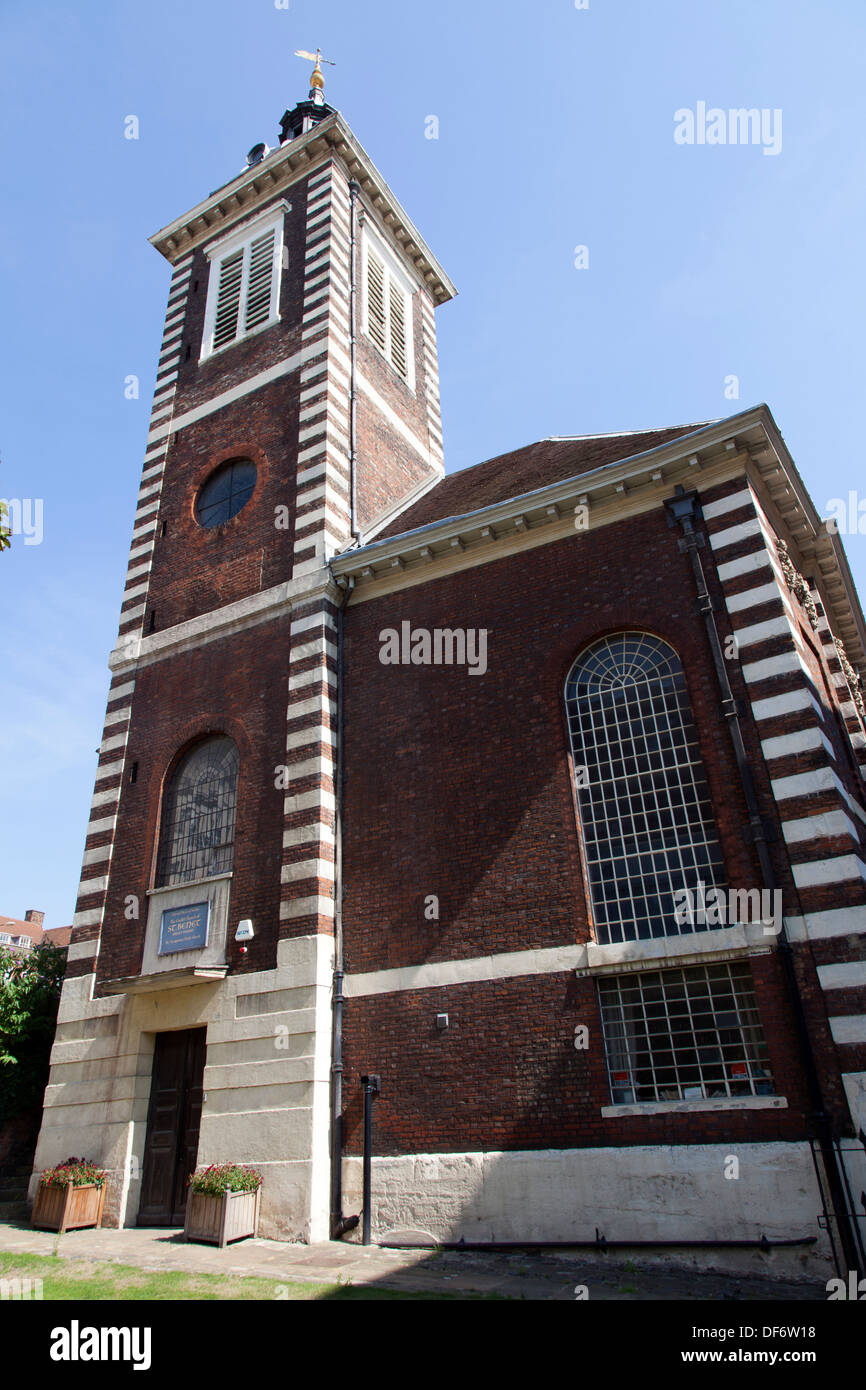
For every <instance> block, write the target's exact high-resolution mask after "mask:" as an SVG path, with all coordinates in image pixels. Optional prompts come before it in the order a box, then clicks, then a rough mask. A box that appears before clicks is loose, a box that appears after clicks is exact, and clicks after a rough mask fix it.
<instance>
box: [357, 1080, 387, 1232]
mask: <svg viewBox="0 0 866 1390" xmlns="http://www.w3.org/2000/svg"><path fill="white" fill-rule="evenodd" d="M361 1085H362V1086H363V1087H364V1225H363V1228H362V1236H361V1244H362V1245H369V1244H370V1227H371V1224H372V1221H371V1217H372V1208H373V1097H374V1096H377V1095H378V1094H379V1092H380V1091H381V1089H382V1078H381V1076H377V1075H376V1074H375V1073H372V1074H371V1075H370V1076H362V1077H361Z"/></svg>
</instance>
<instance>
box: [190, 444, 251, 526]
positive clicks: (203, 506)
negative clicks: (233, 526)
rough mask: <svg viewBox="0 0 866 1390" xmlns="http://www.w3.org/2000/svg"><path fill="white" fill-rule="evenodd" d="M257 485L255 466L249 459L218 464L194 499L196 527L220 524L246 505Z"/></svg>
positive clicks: (229, 519)
mask: <svg viewBox="0 0 866 1390" xmlns="http://www.w3.org/2000/svg"><path fill="white" fill-rule="evenodd" d="M255 485H256V465H255V464H254V463H253V462H252V460H251V459H229V460H228V461H227V462H226V463H221V464H220V466H219V468H217V469H215V470H214V472H213V473H211V475H210V477H209V478H208V479H207V480H206V481H205V482H204V483H203V484H202V486H201V489H200V491H199V494H198V497H197V498H196V499H195V519H196V521H197V522H198V524H199V526H208V527H210V526H223V525H224V524H225V522H227V521H231V519H232V517H233V516H237V514H238V512H239V511H241V509H242V508H243V507H245V506H246V504H247V502H249V500H250V498H251V497H252V495H253V489H254V488H255Z"/></svg>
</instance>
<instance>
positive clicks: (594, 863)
mask: <svg viewBox="0 0 866 1390" xmlns="http://www.w3.org/2000/svg"><path fill="white" fill-rule="evenodd" d="M565 703H566V709H567V712H568V727H569V732H570V735H571V749H572V754H573V757H574V765H575V781H576V785H577V800H578V811H579V818H580V831H581V835H582V839H583V847H584V854H585V859H586V867H587V871H588V875H589V889H590V894H591V898H592V908H593V915H594V919H595V928H596V938H597V940H598V941H599V942H613V941H635V940H644V939H647V938H650V937H660V936H670V935H676V934H677V933H679V932H680V931H686V932H688V931H694V930H695V929H696V928H698V929H699V928H700V927H701V926H706V925H707V922H706V920H704V921H703V922H702V921H701V915H702V914H701V912H700V903H701V900H702V898H701V894H702V891H703V892H709V890H710V889H711V888H714V887H719V888H721V887H722V886H723V885H724V881H725V880H724V869H723V865H722V856H721V850H720V847H719V841H718V835H717V833H716V827H715V821H714V818H713V811H712V806H711V804H710V795H709V790H708V787H707V781H706V776H705V773H704V768H703V763H702V761H701V755H700V750H699V748H698V739H697V733H696V731H695V725H694V721H693V719H692V713H691V708H690V705H689V698H688V693H687V691H686V683H685V677H684V676H683V668H682V666H681V664H680V660H679V657H678V656H677V654H676V652H675V651H674V650H673V648H672V647H669V646H668V644H667V643H666V642H662V641H660V639H659V638H658V637H652V636H650V634H649V633H645V632H618V633H615V634H614V635H613V636H612V637H605V638H603V639H602V640H601V641H599V642H595V643H593V645H592V646H591V647H588V648H587V650H586V651H585V652H583V653H582V654H581V656H579V657H578V659H577V661H576V662H575V664H574V666H573V667H572V669H571V671H570V672H569V675H568V679H567V681H566V685H565ZM702 884H703V885H704V887H703V890H702V889H701V885H702ZM681 889H689V890H690V892H691V894H693V895H694V896H693V897H692V898H690V899H688V900H687V899H685V898H684V897H683V895H682V894H681V893H680V894H679V896H678V897H677V899H675V898H674V894H675V893H677V891H678V890H681ZM686 901H688V902H689V903H690V904H691V905H696V907H697V911H696V912H694V913H691V914H690V920H689V919H685V918H684V915H683V912H682V905H683V903H684V902H686Z"/></svg>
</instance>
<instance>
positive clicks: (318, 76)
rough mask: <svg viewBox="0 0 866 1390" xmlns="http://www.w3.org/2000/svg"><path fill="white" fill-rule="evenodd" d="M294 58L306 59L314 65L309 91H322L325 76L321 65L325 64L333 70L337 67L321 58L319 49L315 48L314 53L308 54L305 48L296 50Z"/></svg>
mask: <svg viewBox="0 0 866 1390" xmlns="http://www.w3.org/2000/svg"><path fill="white" fill-rule="evenodd" d="M295 57H296V58H308V59H309V61H310V62H311V63H315V65H316V66H315V67H314V68H313V75H312V77H311V78H310V91H311V92H321V91H324V88H325V74H324V73H323V72H322V64H323V63H327V64H328V66H329V67H332V68H333V67H336V66H337V65H336V63H333V62H332V61H331V59H330V58H323V57H322V50H321V48H317V49H316V51H315V53H308V52H307V50H306V49H305V48H296V49H295Z"/></svg>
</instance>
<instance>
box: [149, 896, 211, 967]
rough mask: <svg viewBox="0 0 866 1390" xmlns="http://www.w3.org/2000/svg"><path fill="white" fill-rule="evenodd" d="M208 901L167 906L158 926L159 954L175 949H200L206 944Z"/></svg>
mask: <svg viewBox="0 0 866 1390" xmlns="http://www.w3.org/2000/svg"><path fill="white" fill-rule="evenodd" d="M209 906H210V904H209V903H188V904H187V905H186V906H184V907H167V908H165V909H164V911H163V914H162V922H161V923H160V928H159V952H158V954H159V955H161V956H168V955H172V954H173V953H174V952H175V951H200V950H201V948H202V946H206V945H207V925H208V909H209Z"/></svg>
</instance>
